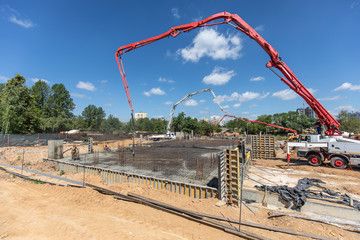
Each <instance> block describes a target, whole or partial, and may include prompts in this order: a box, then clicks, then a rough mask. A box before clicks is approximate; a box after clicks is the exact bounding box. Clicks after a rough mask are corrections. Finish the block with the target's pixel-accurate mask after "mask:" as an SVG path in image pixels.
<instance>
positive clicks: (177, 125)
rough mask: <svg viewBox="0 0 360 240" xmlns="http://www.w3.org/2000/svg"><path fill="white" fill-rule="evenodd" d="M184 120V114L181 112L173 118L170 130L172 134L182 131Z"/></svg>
mask: <svg viewBox="0 0 360 240" xmlns="http://www.w3.org/2000/svg"><path fill="white" fill-rule="evenodd" d="M184 119H185V113H184V112H181V113H179V114H178V115H177V117H174V118H173V121H172V126H171V129H173V130H174V132H181V131H183V129H184Z"/></svg>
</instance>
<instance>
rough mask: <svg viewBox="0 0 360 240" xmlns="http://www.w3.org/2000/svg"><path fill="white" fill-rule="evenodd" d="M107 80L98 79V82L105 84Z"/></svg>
mask: <svg viewBox="0 0 360 240" xmlns="http://www.w3.org/2000/svg"><path fill="white" fill-rule="evenodd" d="M107 82H108V80H100V83H102V84H105V83H107Z"/></svg>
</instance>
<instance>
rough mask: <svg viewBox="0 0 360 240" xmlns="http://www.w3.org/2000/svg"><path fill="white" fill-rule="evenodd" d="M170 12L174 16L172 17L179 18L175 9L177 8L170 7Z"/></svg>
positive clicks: (177, 10)
mask: <svg viewBox="0 0 360 240" xmlns="http://www.w3.org/2000/svg"><path fill="white" fill-rule="evenodd" d="M171 13H172V15H173V16H174V18H177V19H179V18H180V14H179V9H177V8H172V9H171Z"/></svg>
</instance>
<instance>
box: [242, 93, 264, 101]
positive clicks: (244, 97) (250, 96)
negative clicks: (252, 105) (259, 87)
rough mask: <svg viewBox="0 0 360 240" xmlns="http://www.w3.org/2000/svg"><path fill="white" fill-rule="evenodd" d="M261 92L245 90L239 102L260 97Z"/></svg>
mask: <svg viewBox="0 0 360 240" xmlns="http://www.w3.org/2000/svg"><path fill="white" fill-rule="evenodd" d="M260 96H261V95H260V93H255V92H249V91H247V92H244V93H243V94H241V95H240V96H239V102H247V101H250V100H253V99H256V98H258V97H260Z"/></svg>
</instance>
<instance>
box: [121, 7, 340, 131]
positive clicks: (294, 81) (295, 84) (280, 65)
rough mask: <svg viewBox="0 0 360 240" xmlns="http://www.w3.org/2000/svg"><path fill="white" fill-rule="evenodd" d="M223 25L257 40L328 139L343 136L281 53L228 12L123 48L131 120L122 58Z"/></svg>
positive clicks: (122, 74) (240, 19)
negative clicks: (180, 37)
mask: <svg viewBox="0 0 360 240" xmlns="http://www.w3.org/2000/svg"><path fill="white" fill-rule="evenodd" d="M218 19H221V20H222V21H221V22H214V23H210V22H212V21H215V20H218ZM224 23H227V24H229V25H231V26H233V27H234V28H236V29H237V30H239V31H241V32H243V33H245V34H246V35H248V36H249V37H250V38H252V39H253V40H255V41H256V42H257V43H258V44H259V45H260V46H261V47H262V48H263V49H264V51H265V52H266V53H267V54H268V55H269V56H270V61H269V62H268V63H267V64H266V67H268V68H269V69H270V70H271V71H273V72H274V73H275V74H276V75H277V76H278V77H279V78H280V79H281V81H283V82H284V83H285V84H286V85H288V86H289V87H290V88H291V89H292V90H294V91H295V92H296V93H297V94H299V95H300V96H301V97H302V98H303V99H304V100H305V101H306V102H307V104H308V105H309V106H310V107H311V108H312V109H313V110H314V111H315V113H316V114H317V116H318V117H319V120H320V123H321V124H322V125H325V126H326V131H325V134H326V135H341V133H340V130H339V128H340V126H341V125H340V123H339V122H338V121H336V119H335V118H334V117H333V116H332V115H331V114H330V113H329V112H328V111H327V110H326V109H325V108H324V107H323V106H322V105H321V104H320V102H319V101H318V100H317V99H316V98H315V97H314V96H313V95H312V94H311V93H310V92H309V90H307V89H306V87H305V86H304V85H303V84H302V83H301V82H300V81H299V79H298V78H297V77H296V76H295V74H294V73H293V72H292V71H291V70H290V68H289V67H288V66H287V65H286V64H285V62H283V61H282V60H281V58H280V57H279V53H278V52H277V51H276V50H275V49H274V48H273V47H272V46H271V45H270V44H269V43H267V42H266V41H265V40H264V39H263V38H262V37H261V36H260V35H259V34H258V33H257V32H256V31H255V30H254V29H253V28H251V27H250V26H249V25H248V24H247V23H246V22H245V21H244V20H243V19H242V18H240V17H239V16H238V15H236V14H231V13H228V12H222V13H217V14H214V15H212V16H210V17H208V18H205V19H203V20H201V21H197V22H192V23H189V24H184V25H180V26H177V27H173V28H171V29H170V30H169V31H167V32H165V33H163V34H161V35H158V36H155V37H152V38H148V39H145V40H142V41H139V42H135V43H132V44H128V45H125V46H122V47H120V48H119V49H118V50H117V51H116V53H115V57H116V61H117V63H118V66H119V70H120V74H121V77H122V79H123V83H124V87H125V92H126V95H127V99H128V102H129V105H130V109H131V115H132V118H133V112H134V109H133V106H132V102H131V97H130V92H129V87H128V84H127V80H126V75H125V71H124V66H123V63H122V59H121V55H122V54H123V53H126V52H129V51H131V50H134V49H136V48H139V47H142V46H145V45H147V44H150V43H152V42H155V41H158V40H160V39H163V38H165V37H169V36H172V37H176V36H177V35H179V34H180V33H182V32H188V31H191V30H193V29H196V28H198V27H208V26H214V25H219V24H224ZM272 67H275V68H276V69H278V70H279V71H280V72H281V73H282V74H283V76H284V77H285V78H284V77H281V76H280V75H279V74H278V73H276V72H275V71H274V70H272V69H271V68H272Z"/></svg>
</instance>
